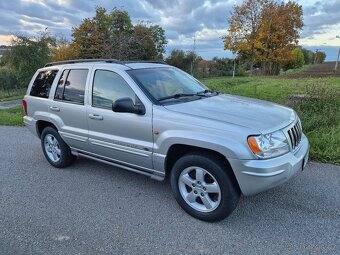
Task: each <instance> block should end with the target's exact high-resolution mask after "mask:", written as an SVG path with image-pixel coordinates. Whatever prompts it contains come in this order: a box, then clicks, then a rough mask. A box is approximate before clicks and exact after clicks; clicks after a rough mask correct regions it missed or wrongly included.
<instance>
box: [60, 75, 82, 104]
mask: <svg viewBox="0 0 340 255" xmlns="http://www.w3.org/2000/svg"><path fill="white" fill-rule="evenodd" d="M87 74H88V70H87V69H71V70H64V71H63V73H62V75H61V77H60V79H59V82H58V87H57V90H56V93H55V96H54V99H57V100H63V101H67V102H70V103H76V104H84V93H85V85H86V79H87Z"/></svg>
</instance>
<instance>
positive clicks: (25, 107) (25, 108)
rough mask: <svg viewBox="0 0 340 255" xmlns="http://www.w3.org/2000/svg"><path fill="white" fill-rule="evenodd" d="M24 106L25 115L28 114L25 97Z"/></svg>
mask: <svg viewBox="0 0 340 255" xmlns="http://www.w3.org/2000/svg"><path fill="white" fill-rule="evenodd" d="M22 107H23V108H24V113H25V116H27V102H26V100H25V99H24V100H22Z"/></svg>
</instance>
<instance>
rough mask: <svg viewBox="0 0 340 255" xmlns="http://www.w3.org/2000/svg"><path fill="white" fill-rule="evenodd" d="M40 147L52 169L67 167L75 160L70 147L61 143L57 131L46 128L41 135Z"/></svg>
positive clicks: (61, 140)
mask: <svg viewBox="0 0 340 255" xmlns="http://www.w3.org/2000/svg"><path fill="white" fill-rule="evenodd" d="M41 147H42V149H43V152H44V155H45V157H46V159H47V161H48V162H49V163H50V164H51V165H52V166H54V167H58V168H63V167H66V166H69V165H70V164H72V163H73V161H74V160H75V156H74V155H72V153H71V149H70V147H69V146H68V145H67V144H66V143H65V142H64V141H63V139H62V138H61V136H60V135H59V133H58V132H57V130H55V129H54V128H52V127H46V128H45V129H44V130H43V131H42V133H41Z"/></svg>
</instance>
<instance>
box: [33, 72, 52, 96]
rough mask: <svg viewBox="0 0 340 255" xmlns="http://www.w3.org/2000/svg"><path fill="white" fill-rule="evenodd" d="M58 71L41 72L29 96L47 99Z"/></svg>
mask: <svg viewBox="0 0 340 255" xmlns="http://www.w3.org/2000/svg"><path fill="white" fill-rule="evenodd" d="M57 73H58V70H48V71H41V72H39V74H38V75H37V77H36V78H35V80H34V82H33V85H32V88H31V92H30V95H31V96H34V97H42V98H48V95H49V93H50V90H51V87H52V84H53V81H54V78H55V76H56V75H57Z"/></svg>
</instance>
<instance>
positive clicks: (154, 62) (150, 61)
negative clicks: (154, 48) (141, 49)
mask: <svg viewBox="0 0 340 255" xmlns="http://www.w3.org/2000/svg"><path fill="white" fill-rule="evenodd" d="M123 63H124V64H134V63H150V64H164V65H167V64H168V63H166V62H165V61H162V60H130V61H123Z"/></svg>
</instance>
